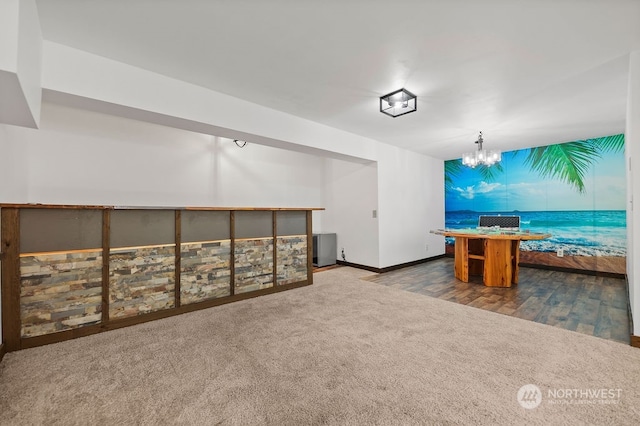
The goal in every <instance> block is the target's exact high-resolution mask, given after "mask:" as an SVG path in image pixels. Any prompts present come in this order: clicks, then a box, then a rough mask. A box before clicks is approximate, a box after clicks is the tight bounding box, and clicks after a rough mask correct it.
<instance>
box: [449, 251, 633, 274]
mask: <svg viewBox="0 0 640 426" xmlns="http://www.w3.org/2000/svg"><path fill="white" fill-rule="evenodd" d="M445 253H446V254H447V255H451V256H453V253H454V251H453V245H450V244H447V245H446V250H445ZM520 264H521V265H522V264H525V265H526V264H534V265H542V266H552V267H558V268H567V269H582V270H585V271H593V272H607V273H613V274H625V273H626V269H627V258H626V257H623V256H563V257H558V256H556V254H555V253H551V252H540V251H524V250H520Z"/></svg>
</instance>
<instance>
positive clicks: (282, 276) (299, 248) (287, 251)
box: [276, 235, 307, 285]
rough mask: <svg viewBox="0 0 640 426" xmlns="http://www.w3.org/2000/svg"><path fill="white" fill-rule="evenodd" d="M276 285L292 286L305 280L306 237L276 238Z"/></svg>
mask: <svg viewBox="0 0 640 426" xmlns="http://www.w3.org/2000/svg"><path fill="white" fill-rule="evenodd" d="M276 247H277V265H278V266H277V276H278V279H277V283H278V285H285V284H292V283H297V282H300V281H304V280H306V279H307V236H306V235H293V236H287V237H278V238H277V242H276Z"/></svg>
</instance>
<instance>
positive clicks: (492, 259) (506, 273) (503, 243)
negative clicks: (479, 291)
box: [483, 239, 513, 287]
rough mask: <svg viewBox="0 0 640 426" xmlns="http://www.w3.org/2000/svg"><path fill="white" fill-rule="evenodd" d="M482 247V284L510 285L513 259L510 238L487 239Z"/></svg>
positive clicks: (489, 285)
mask: <svg viewBox="0 0 640 426" xmlns="http://www.w3.org/2000/svg"><path fill="white" fill-rule="evenodd" d="M485 241H486V242H485V249H484V277H483V279H484V285H486V286H488V287H511V282H512V278H513V266H512V265H513V263H512V262H513V261H512V259H511V249H512V245H511V240H499V239H487V240H485Z"/></svg>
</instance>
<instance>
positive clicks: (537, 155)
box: [444, 134, 624, 193]
mask: <svg viewBox="0 0 640 426" xmlns="http://www.w3.org/2000/svg"><path fill="white" fill-rule="evenodd" d="M523 151H526V150H516V151H513V152H512V155H513V156H516V155H518V154H519V153H521V152H523ZM528 151H529V154H528V155H527V158H526V159H525V162H524V163H525V164H526V165H528V166H529V167H530V169H531V171H534V172H537V173H538V174H539V175H540V176H541V177H543V178H555V179H559V180H561V181H563V182H565V183H567V184H569V185H571V186H572V187H574V188H575V189H576V190H577V191H578V192H580V193H583V192H584V188H585V187H584V179H585V176H586V173H587V171H588V170H589V167H590V166H591V165H593V164H594V163H595V162H596V161H597V160H598V159H599V158H601V157H602V154H603V153H604V152H622V151H624V134H619V135H613V136H606V137H602V138H596V139H586V140H581V141H574V142H567V143H562V144H557V145H549V146H539V147H536V148H531V149H528ZM462 168H463V165H462V162H461V161H460V160H451V161H446V162H445V169H444V172H445V188H446V189H450V188H451V186H452V184H453V178H454V177H456V176H458V175H459V174H460V172H461V171H462ZM478 172H479V173H480V175H481V176H482V178H483V179H484V180H485V181H487V182H490V181H492V180H494V179H495V177H496V176H497V175H498V174H499V173H502V172H503V169H502V167H500V165H499V164H497V165H494V166H492V167H487V166H480V167H479V168H478Z"/></svg>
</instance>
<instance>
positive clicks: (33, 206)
mask: <svg viewBox="0 0 640 426" xmlns="http://www.w3.org/2000/svg"><path fill="white" fill-rule="evenodd" d="M0 208H16V209H69V210H82V209H89V210H202V211H300V210H324V207H247V206H245V207H208V206H190V207H184V206H183V207H175V206H151V207H150V206H106V205H88V204H87V205H71V204H40V203H26V204H18V203H0Z"/></svg>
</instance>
